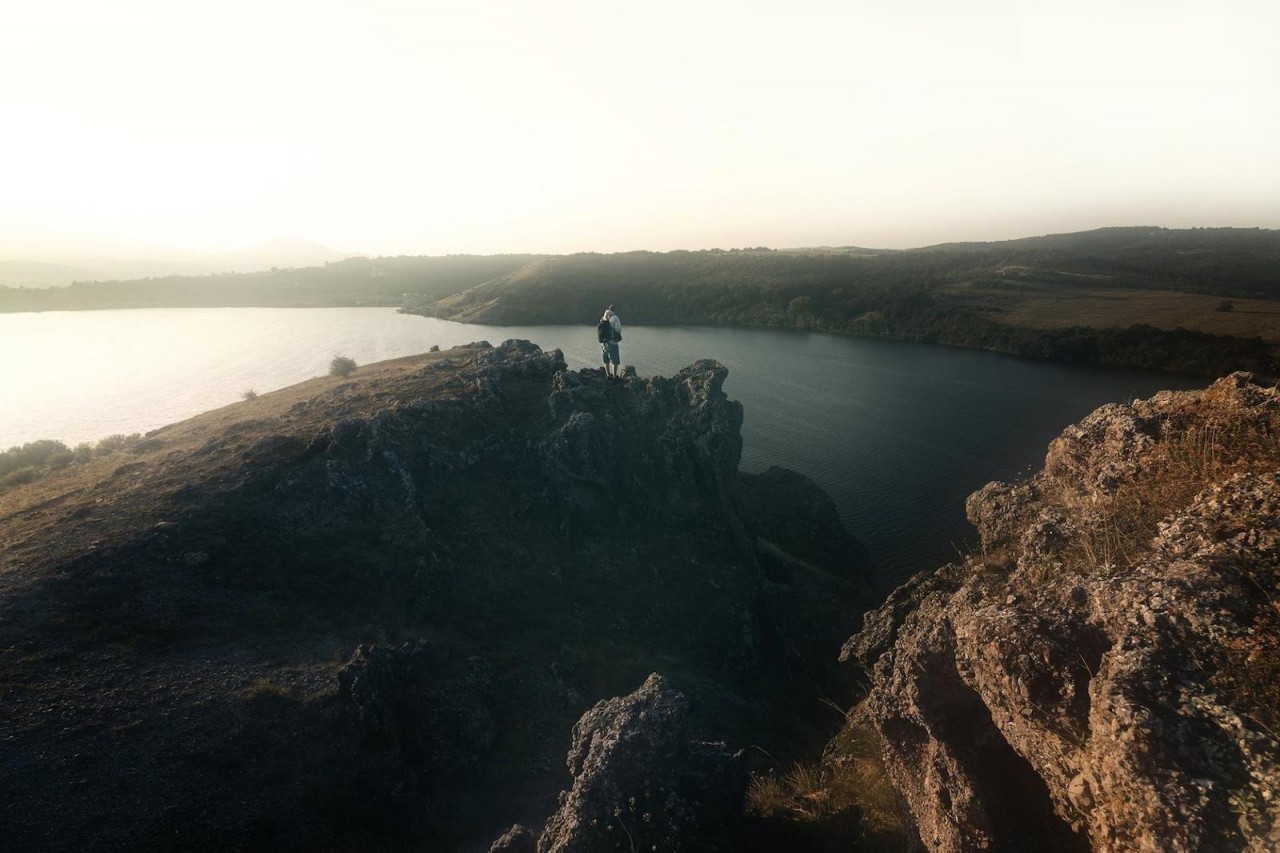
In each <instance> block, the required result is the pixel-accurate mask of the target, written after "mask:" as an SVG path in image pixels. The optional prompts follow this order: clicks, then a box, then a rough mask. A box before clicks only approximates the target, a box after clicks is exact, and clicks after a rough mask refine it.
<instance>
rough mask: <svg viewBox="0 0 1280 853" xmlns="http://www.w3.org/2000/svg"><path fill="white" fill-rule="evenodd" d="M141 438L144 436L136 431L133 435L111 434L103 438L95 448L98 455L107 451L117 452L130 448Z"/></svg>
mask: <svg viewBox="0 0 1280 853" xmlns="http://www.w3.org/2000/svg"><path fill="white" fill-rule="evenodd" d="M141 440H142V436H141V435H140V434H139V433H136V432H135V433H133V434H132V435H120V434H116V435H109V436H107V437H106V438H104V439H101V440H100V441H99V442H98V445H97V447H96V448H95V449H96V450H97V453H98V455H99V456H101V455H103V454H106V453H115V452H116V451H117V450H128V449H129V448H131V447H132V446H133V445H135V444H137V443H138V442H139V441H141Z"/></svg>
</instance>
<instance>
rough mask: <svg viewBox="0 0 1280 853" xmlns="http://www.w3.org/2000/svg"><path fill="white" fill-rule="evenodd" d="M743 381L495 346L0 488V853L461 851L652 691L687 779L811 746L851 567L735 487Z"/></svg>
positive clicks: (714, 367) (853, 572) (534, 811)
mask: <svg viewBox="0 0 1280 853" xmlns="http://www.w3.org/2000/svg"><path fill="white" fill-rule="evenodd" d="M726 374H727V371H726V369H725V368H724V367H723V366H722V365H720V364H718V363H716V362H714V361H700V362H696V363H694V364H693V365H690V366H689V367H688V368H686V369H685V370H683V371H680V372H679V373H678V374H677V375H675V376H673V377H652V378H639V377H634V376H631V377H629V378H625V379H624V380H623V381H614V382H610V381H606V380H605V379H604V377H603V376H601V375H600V374H599V373H598V372H593V371H581V372H572V371H569V370H567V369H566V366H565V363H564V360H563V358H562V357H561V355H560V353H559V352H555V351H553V352H543V351H542V350H540V349H539V348H538V347H536V346H533V345H532V344H529V343H528V342H523V341H507V342H505V343H503V344H501V345H500V346H496V347H494V346H490V345H489V344H487V343H484V342H477V343H475V344H472V345H469V346H466V347H458V348H455V349H452V350H447V351H443V352H438V353H430V354H423V355H421V356H416V357H413V358H409V359H400V360H396V361H392V362H385V363H382V364H375V365H366V366H363V367H361V368H360V369H359V370H358V371H357V372H356V373H355V374H353V375H352V376H351V377H348V378H337V377H325V378H320V379H316V380H313V381H311V382H309V383H304V384H302V385H299V386H295V387H293V388H289V389H284V390H282V391H279V392H274V393H271V394H263V395H260V396H259V397H258V398H257V399H255V400H253V401H252V402H251V403H244V404H237V405H236V406H231V407H228V408H226V409H222V410H219V411H216V412H210V413H207V414H206V415H202V416H200V417H197V418H194V419H192V420H190V421H187V422H184V423H182V424H176V425H173V426H171V427H166V428H165V429H162V430H159V431H157V432H156V433H155V434H154V435H152V436H150V437H148V439H147V441H146V442H145V443H142V444H139V445H138V446H136V447H134V448H133V449H132V450H129V451H123V450H122V451H120V452H118V453H116V454H113V455H111V456H106V457H103V458H102V459H96V458H95V459H94V460H92V461H90V462H88V463H87V464H84V465H75V466H67V467H65V468H63V469H59V470H58V471H54V472H52V473H50V474H48V475H46V476H44V477H42V478H40V479H38V480H36V481H35V482H32V483H30V484H27V485H24V486H21V487H18V488H16V489H13V490H9V491H5V492H3V493H0V543H3V544H2V545H0V547H2V548H3V553H2V554H0V557H2V559H3V564H4V565H3V568H4V571H3V572H0V647H3V648H5V649H7V650H14V651H13V653H12V654H6V656H5V657H4V658H3V660H0V690H2V691H3V694H2V695H3V701H4V711H5V715H6V722H7V726H8V731H9V732H10V735H9V736H8V737H7V738H5V739H0V762H3V764H4V766H5V767H6V768H7V769H8V771H9V772H6V773H5V774H0V801H3V802H5V803H6V804H7V805H10V806H11V808H10V810H9V812H8V813H7V814H8V815H10V818H9V819H8V821H7V823H6V843H9V844H12V845H16V847H18V848H23V849H41V848H49V847H56V848H60V849H66V848H87V847H97V848H100V849H109V848H112V847H128V846H144V847H150V848H153V849H170V848H179V847H180V848H182V849H184V850H194V849H228V848H231V849H236V848H242V847H246V846H249V847H253V846H257V847H272V848H275V849H289V848H295V849H332V848H348V849H369V848H384V849H399V848H415V849H416V848H422V847H427V848H430V849H445V850H447V849H469V848H471V847H474V846H475V845H476V844H477V843H478V841H479V839H486V840H489V839H492V838H493V837H494V835H495V834H496V833H495V829H496V827H498V826H503V825H505V826H510V825H511V824H512V823H513V822H516V821H522V822H524V823H525V824H526V825H531V824H530V822H531V821H541V820H542V819H544V818H545V817H546V815H547V814H549V813H551V811H552V810H553V809H554V802H555V795H556V792H557V791H559V790H560V789H561V788H562V787H563V786H564V779H563V777H562V770H561V769H560V768H561V757H562V756H563V755H564V750H565V748H566V744H567V742H568V739H569V733H570V730H571V728H572V727H573V724H574V721H575V720H578V719H579V717H581V716H582V714H583V712H584V711H586V710H588V709H590V708H591V707H592V706H593V705H594V704H595V703H596V702H598V701H600V700H602V699H605V698H607V697H611V696H618V695H621V694H624V693H626V692H628V691H630V690H632V689H633V688H634V686H635V685H636V684H637V683H639V682H640V681H642V680H643V679H644V677H645V676H646V675H647V674H648V673H650V672H653V671H655V670H658V669H661V670H662V671H663V672H666V673H668V674H669V677H670V678H671V681H672V683H673V684H675V685H677V686H678V687H679V689H680V690H681V692H682V693H684V694H686V695H687V696H688V697H689V710H688V711H687V713H686V712H685V711H684V710H678V711H677V710H671V713H670V714H668V713H667V712H666V711H663V719H668V718H670V720H672V721H674V724H675V726H676V727H675V728H674V729H673V730H672V733H670V735H669V736H668V735H663V736H662V737H669V738H674V740H671V739H669V740H668V741H663V742H664V743H668V745H669V746H670V747H671V749H673V750H676V751H677V752H679V751H680V750H681V749H684V747H681V746H679V744H681V743H688V742H693V741H697V740H699V739H701V740H711V739H714V738H724V739H726V740H728V741H730V742H733V743H735V744H746V743H762V744H769V745H772V746H774V747H775V748H776V749H777V750H778V751H779V752H780V753H782V754H785V752H786V750H787V749H788V748H793V747H794V746H795V745H796V744H797V743H800V742H802V741H805V740H806V739H808V738H811V737H812V736H813V735H814V732H813V730H812V729H811V728H810V727H809V723H808V722H807V721H806V716H807V715H808V714H809V713H810V712H811V710H812V704H813V703H816V702H817V701H818V699H819V697H821V696H824V695H828V694H829V693H830V692H831V681H830V678H831V676H832V672H831V668H830V667H827V666H826V665H825V663H823V662H825V661H827V660H830V659H831V657H832V652H833V651H834V649H835V647H836V646H837V645H838V641H837V640H836V639H835V637H836V636H837V635H838V634H839V633H840V632H841V631H844V632H847V630H848V629H849V627H850V622H851V619H852V618H853V617H851V615H850V614H851V613H856V612H857V611H858V610H859V609H860V606H861V605H862V604H863V603H865V601H866V599H865V592H864V590H865V588H866V583H865V576H866V574H867V564H866V560H865V557H864V555H863V553H862V551H861V549H860V548H859V547H858V546H857V543H855V542H854V541H853V540H852V539H850V538H849V537H848V536H847V534H846V533H845V532H844V531H843V529H842V528H840V527H839V524H838V522H836V521H835V520H834V519H835V514H834V510H833V509H832V508H831V504H830V501H829V500H828V499H827V498H826V497H825V496H824V495H822V494H821V492H820V491H818V490H817V489H816V488H815V487H813V486H812V484H811V483H809V482H808V481H807V480H804V479H803V478H800V477H798V476H792V475H785V474H781V473H774V474H771V475H769V476H759V477H743V476H742V475H741V474H740V473H739V472H738V470H737V468H738V462H739V457H740V454H741V446H742V445H741V436H740V431H739V430H740V426H741V423H742V408H741V406H740V405H739V404H737V403H735V402H732V401H730V400H729V399H728V398H727V397H726V396H725V394H724V391H723V388H722V385H723V382H724V379H725V376H726ZM784 486H785V491H781V489H783V488H784ZM772 490H779V491H777V494H780V495H781V494H795V495H803V496H804V499H803V501H802V502H800V503H798V504H797V511H796V512H795V513H794V514H792V513H789V512H787V510H786V509H785V507H783V508H779V507H778V506H776V505H775V504H772V503H770V501H769V496H770V493H771V491H772ZM818 531H821V532H822V534H821V535H823V536H825V537H826V538H827V540H828V544H827V545H824V546H822V547H811V546H809V545H807V544H806V542H807V537H808V536H809V535H810V534H811V533H816V532H818ZM814 602H821V607H820V608H819V609H811V608H812V607H813V603H814ZM51 662H54V663H52V664H51ZM815 662H816V663H815ZM10 684H21V685H24V687H23V688H21V689H18V690H9V689H8V688H7V687H3V685H10ZM651 692H652V694H653V695H652V697H651V698H652V699H653V702H654V703H655V704H653V705H652V708H653V709H654V711H653V712H654V713H657V710H656V709H659V708H667V709H677V708H679V709H683V707H684V706H683V705H682V704H681V703H682V701H683V700H677V699H675V698H673V695H674V694H672V692H671V691H670V690H669V689H666V688H663V689H658V688H657V687H655V688H654V690H653V691H651ZM645 695H648V694H645ZM619 701H622V700H619ZM645 701H647V700H645ZM636 702H641V700H640V699H637V700H636ZM633 704H634V703H633ZM641 705H643V702H641ZM641 705H637V706H636V707H637V708H639V707H641ZM628 707H631V706H628ZM644 707H649V706H644ZM50 709H53V710H52V711H50ZM636 713H640V715H641V717H643V719H640V718H636V720H635V722H636V723H637V724H639V723H641V722H644V723H646V725H647V720H648V717H644V714H643V713H641V712H639V711H637V712H636ZM644 713H648V712H644ZM601 714H604V712H601ZM618 714H622V717H625V718H626V719H628V720H630V719H631V718H632V717H633V716H635V715H634V714H632V713H631V712H630V711H627V712H625V713H624V712H623V711H622V710H619V711H618V712H617V713H614V712H609V714H604V716H605V717H608V718H609V719H613V718H615V717H617V715H618ZM629 715H630V716H629ZM597 716H599V715H597ZM601 719H603V717H601ZM584 725H585V724H584ZM601 725H605V723H603V722H602V723H601ZM630 725H631V723H627V726H624V728H628V727H630ZM606 728H607V726H606ZM628 730H629V728H628ZM601 731H604V730H603V729H601ZM620 731H621V730H620ZM584 732H585V729H584ZM650 734H651V735H652V737H653V738H658V737H659V736H658V734H657V732H656V730H652V731H651V732H650ZM583 737H584V738H588V735H587V734H585V733H584V734H583ZM593 737H594V736H593ZM601 737H604V736H603V735H601ZM619 737H622V736H621V734H620V735H619ZM645 737H650V735H645ZM588 740H590V738H588ZM607 741H608V738H607V737H606V738H605V739H604V740H600V741H599V742H600V743H601V744H604V743H605V742H607ZM592 742H594V741H592ZM631 742H632V741H630V740H628V739H627V738H625V737H622V739H621V740H620V741H619V742H618V746H617V748H616V749H615V748H610V749H609V750H606V752H605V753H602V754H601V755H600V756H599V761H600V762H602V764H601V767H602V768H604V769H603V770H602V771H601V772H604V773H605V775H604V776H601V775H599V774H597V773H595V772H594V771H590V772H586V775H585V776H582V777H581V779H580V781H581V782H582V785H586V786H588V788H589V787H590V784H594V783H589V782H588V781H584V780H589V779H603V778H606V777H608V778H614V777H616V778H618V779H622V778H623V777H622V776H619V775H618V774H620V773H622V772H623V770H624V768H625V767H626V766H629V765H627V764H626V762H624V761H622V756H624V755H625V754H627V753H626V749H627V747H626V746H625V744H627V743H631ZM654 742H655V743H656V742H657V741H654ZM584 744H585V745H584V746H583V749H584V750H586V751H585V752H584V753H583V757H582V761H583V762H584V767H586V766H588V765H589V766H591V767H594V766H595V763H596V759H593V758H590V757H589V756H591V755H595V753H593V752H592V747H590V746H589V744H587V743H586V741H584ZM601 748H603V747H601ZM700 749H702V747H694V746H689V747H688V749H687V750H685V752H681V753H680V754H681V755H682V756H685V757H687V758H689V760H690V761H694V759H695V758H697V756H698V755H701V753H700V752H698V750H700ZM619 750H621V751H619ZM686 753H687V755H686ZM637 760H639V759H637ZM681 760H684V759H683V758H682V759H681ZM698 760H701V759H698ZM695 763H696V762H695ZM120 766H124V767H127V768H128V770H127V772H122V771H121V770H120ZM637 766H638V765H637ZM685 766H686V768H689V767H692V766H693V765H692V764H686V765H685ZM699 766H701V765H699ZM193 768H194V769H193ZM650 769H651V770H652V772H653V773H654V774H659V773H660V772H661V770H660V768H659V767H657V766H656V765H652V766H651V767H650ZM645 772H648V771H645ZM683 772H684V771H679V773H683ZM689 772H690V773H693V772H694V771H693V770H689ZM699 772H700V771H699ZM677 775H678V774H677ZM695 775H696V774H695ZM653 778H658V776H654V777H653ZM662 778H666V777H662ZM670 778H671V779H672V780H673V781H672V783H673V784H676V783H677V782H679V784H686V785H687V784H692V783H689V782H688V781H687V779H686V780H685V781H684V782H680V780H681V779H685V777H684V776H678V778H677V776H673V777H670ZM689 778H692V777H689ZM81 780H83V781H81ZM121 780H123V781H121ZM121 785H123V787H121ZM586 790H587V789H586V788H584V792H585V791H586ZM592 790H594V789H592ZM584 796H586V794H585V793H584ZM628 796H630V795H628ZM636 796H637V797H640V796H641V794H636ZM593 797H594V795H592V796H591V797H587V799H586V800H584V806H583V807H584V808H586V807H587V806H586V803H587V802H596V799H593ZM593 807H594V806H593ZM717 808H718V807H717ZM648 811H649V813H650V815H651V819H652V820H654V821H656V823H654V831H655V832H656V831H658V829H657V827H659V826H662V825H666V824H663V823H662V822H663V821H667V820H668V817H670V819H671V820H672V821H674V820H675V816H674V815H670V816H668V815H667V813H666V812H663V811H662V806H661V804H660V803H658V802H656V801H655V802H653V803H651V804H650V807H648ZM700 820H710V819H709V818H700ZM716 820H719V818H716ZM713 823H714V821H711V822H709V823H705V824H699V825H706V826H711V825H712V824H713ZM670 826H671V827H677V824H676V823H671V824H670ZM50 827H57V828H58V833H57V834H56V837H55V835H54V834H53V833H52V832H51V830H50ZM679 827H683V828H678V832H679V833H686V830H688V831H689V832H692V831H693V830H692V829H689V827H687V826H685V825H684V824H679ZM673 831H677V830H676V829H673ZM699 831H700V830H699ZM655 837H656V836H655ZM681 837H683V836H681ZM522 839H525V840H527V837H526V835H524V834H521V833H518V832H517V833H515V834H514V835H512V836H511V837H510V838H509V839H508V840H507V842H506V843H507V844H508V846H509V847H510V849H520V845H521V844H524V843H525V842H524V841H522Z"/></svg>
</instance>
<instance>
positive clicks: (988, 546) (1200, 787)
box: [843, 374, 1280, 851]
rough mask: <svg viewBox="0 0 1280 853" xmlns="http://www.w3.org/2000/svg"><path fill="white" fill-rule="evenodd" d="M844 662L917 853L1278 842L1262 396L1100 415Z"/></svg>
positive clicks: (1170, 399) (1277, 437)
mask: <svg viewBox="0 0 1280 853" xmlns="http://www.w3.org/2000/svg"><path fill="white" fill-rule="evenodd" d="M967 508H968V513H969V517H970V519H971V520H972V521H973V523H974V524H975V525H976V526H977V528H978V530H979V531H980V533H981V535H982V548H981V551H980V553H978V554H976V555H974V556H973V557H972V558H971V559H969V560H967V561H966V562H965V563H963V564H957V565H951V566H947V567H944V568H942V569H940V570H938V571H937V572H934V573H929V574H925V575H921V576H919V577H917V578H915V579H913V580H912V581H911V582H910V583H908V584H906V585H904V586H903V587H901V588H900V589H899V590H897V591H896V592H895V593H894V594H893V595H892V596H891V597H890V599H889V601H888V602H887V603H886V604H885V605H884V606H882V607H881V608H880V609H879V610H878V611H877V612H875V613H873V614H870V615H869V616H868V618H867V621H866V625H865V627H864V629H863V631H862V632H861V633H860V634H859V635H857V636H855V637H854V638H852V639H851V640H850V642H849V643H848V644H846V646H845V650H844V653H843V657H844V658H845V659H846V660H847V659H857V660H860V661H861V663H862V665H863V666H864V667H865V668H866V670H867V671H868V673H869V674H870V677H871V682H872V687H871V692H870V695H869V696H868V698H867V700H866V703H865V705H864V707H863V711H864V712H865V714H866V715H867V717H868V718H869V719H870V720H872V721H873V722H874V724H875V726H876V727H877V728H878V730H879V732H880V733H881V735H882V736H883V738H884V742H885V759H886V762H887V765H888V768H889V772H890V774H891V776H892V777H893V780H894V782H895V784H896V785H897V786H898V788H899V790H900V791H901V792H902V794H903V795H904V797H905V799H906V801H907V804H908V806H909V808H910V811H911V813H912V815H913V817H914V820H915V822H916V824H917V828H918V831H919V834H920V838H921V840H922V841H923V842H924V843H925V845H926V846H927V847H929V848H930V849H933V850H948V851H950V850H971V849H1019V850H1031V849H1044V850H1065V849H1089V848H1092V849H1095V850H1107V851H1122V850H1124V851H1128V850H1205V851H1209V850H1213V851H1218V850H1257V851H1262V850H1274V849H1277V847H1280V735H1278V733H1280V718H1278V717H1277V711H1276V709H1277V707H1280V668H1278V665H1277V660H1278V659H1280V657H1278V656H1280V610H1278V609H1277V605H1276V602H1278V601H1280V392H1278V391H1277V389H1276V387H1275V386H1274V385H1271V384H1268V383H1259V382H1257V381H1255V380H1254V379H1253V378H1252V377H1250V376H1249V375H1247V374H1236V375H1233V376H1229V377H1227V378H1224V379H1221V380H1219V381H1218V382H1216V383H1214V384H1213V385H1212V386H1211V387H1209V388H1208V389H1207V390H1204V391H1198V392H1178V393H1161V394H1159V395H1157V396H1155V397H1153V398H1152V399H1150V400H1144V401H1138V402H1135V403H1133V404H1131V405H1112V406H1104V407H1103V408H1101V409H1099V410H1098V411H1096V412H1094V413H1093V414H1092V415H1090V416H1089V417H1087V418H1085V419H1084V420H1083V421H1081V422H1080V423H1079V424H1077V425H1075V426H1072V427H1069V428H1068V429H1067V430H1066V431H1065V432H1064V433H1063V434H1062V436H1061V437H1060V438H1058V439H1057V440H1056V441H1054V442H1053V444H1052V445H1051V446H1050V448H1049V452H1048V454H1047V456H1046V459H1045V466H1044V469H1043V470H1042V471H1041V472H1040V473H1038V474H1036V475H1035V476H1034V477H1032V478H1030V479H1028V480H1026V481H1023V482H1020V483H1012V484H1007V483H992V484H990V485H988V486H986V487H985V488H983V489H982V490H980V491H978V492H976V493H975V494H974V495H972V496H971V497H970V498H969V502H968V507H967Z"/></svg>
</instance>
